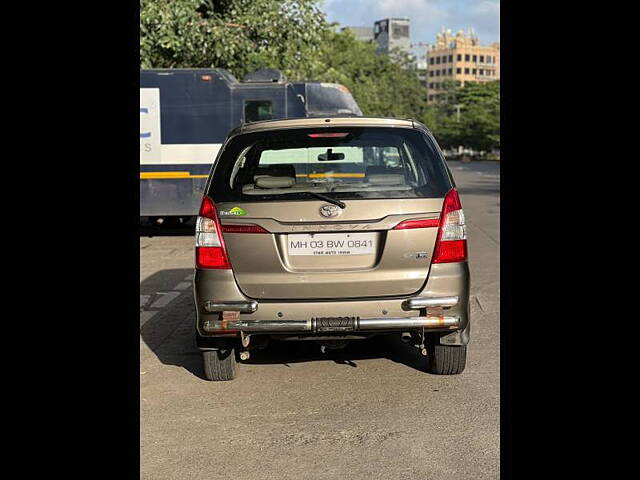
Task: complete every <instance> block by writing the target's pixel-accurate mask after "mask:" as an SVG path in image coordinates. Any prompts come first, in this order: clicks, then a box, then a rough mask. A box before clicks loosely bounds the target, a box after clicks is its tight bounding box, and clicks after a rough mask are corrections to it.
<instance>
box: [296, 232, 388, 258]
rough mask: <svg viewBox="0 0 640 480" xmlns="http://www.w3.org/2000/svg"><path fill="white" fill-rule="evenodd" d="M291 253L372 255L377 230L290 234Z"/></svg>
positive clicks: (375, 243) (374, 249) (374, 248)
mask: <svg viewBox="0 0 640 480" xmlns="http://www.w3.org/2000/svg"><path fill="white" fill-rule="evenodd" d="M287 246H288V252H289V255H308V256H336V255H371V254H374V253H375V251H376V246H377V235H376V233H375V232H364V233H362V232H358V233H303V234H289V235H288V238H287Z"/></svg>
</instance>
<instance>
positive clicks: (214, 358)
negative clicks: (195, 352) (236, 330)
mask: <svg viewBox="0 0 640 480" xmlns="http://www.w3.org/2000/svg"><path fill="white" fill-rule="evenodd" d="M202 360H203V363H204V375H205V377H206V378H207V380H213V381H215V382H217V381H226V380H233V379H234V378H236V351H235V348H226V349H219V350H206V351H204V352H202Z"/></svg>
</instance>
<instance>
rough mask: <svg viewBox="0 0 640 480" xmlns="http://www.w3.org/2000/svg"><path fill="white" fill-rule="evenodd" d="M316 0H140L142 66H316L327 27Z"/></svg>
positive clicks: (238, 70) (239, 72)
mask: <svg viewBox="0 0 640 480" xmlns="http://www.w3.org/2000/svg"><path fill="white" fill-rule="evenodd" d="M327 28H328V27H327V22H326V20H325V18H324V14H323V13H322V12H321V11H320V10H319V8H318V6H317V4H316V2H315V1H314V0H280V1H274V0H221V1H212V0H141V1H140V66H141V68H189V67H191V68H203V67H216V68H227V69H229V70H230V71H231V72H232V73H234V74H235V75H236V76H239V77H241V76H243V75H244V74H246V73H247V72H251V71H254V70H256V69H258V68H262V67H271V68H277V69H279V70H281V71H283V72H284V73H285V75H288V76H292V77H295V76H296V75H297V74H298V72H304V71H308V70H312V69H313V68H314V66H315V63H316V62H317V61H318V60H317V58H318V56H319V55H320V45H321V39H322V37H323V35H324V34H325V32H326V30H327Z"/></svg>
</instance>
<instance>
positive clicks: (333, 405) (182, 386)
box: [140, 162, 500, 480]
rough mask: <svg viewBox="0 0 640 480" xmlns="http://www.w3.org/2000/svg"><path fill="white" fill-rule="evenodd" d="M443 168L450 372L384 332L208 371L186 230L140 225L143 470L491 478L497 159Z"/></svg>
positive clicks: (153, 475) (283, 350)
mask: <svg viewBox="0 0 640 480" xmlns="http://www.w3.org/2000/svg"><path fill="white" fill-rule="evenodd" d="M450 167H451V169H452V172H453V174H454V177H455V179H456V183H457V184H458V190H459V192H460V194H461V200H462V205H463V208H464V211H465V215H466V218H467V223H468V236H469V249H470V254H469V255H470V263H471V279H472V283H471V295H472V298H471V300H472V302H471V305H472V306H471V313H472V317H471V318H472V337H471V344H470V345H469V351H468V358H467V367H466V370H465V371H464V373H463V374H461V375H458V376H451V377H446V376H435V375H430V374H428V373H424V372H422V371H420V370H419V362H421V360H422V359H421V357H420V355H419V353H418V351H417V350H416V349H413V348H411V347H407V346H405V345H403V344H401V343H400V342H399V341H396V340H394V339H389V338H382V339H375V340H371V341H363V342H354V343H352V344H351V345H350V346H348V347H347V348H346V349H345V350H341V351H333V352H331V351H329V352H328V353H327V354H326V355H322V354H321V353H320V350H319V347H318V346H317V345H316V344H315V343H312V342H309V343H307V342H299V343H298V342H296V343H288V344H284V346H279V347H278V346H273V347H271V348H270V349H268V350H266V351H262V352H252V355H251V358H250V359H249V360H248V361H247V362H243V364H242V365H241V366H240V369H239V375H238V377H237V378H236V379H235V380H234V381H231V382H208V381H206V380H204V379H203V378H204V377H203V372H202V366H201V358H200V353H199V352H198V350H197V349H196V346H195V342H194V339H193V323H194V312H193V298H192V291H191V283H190V280H191V278H192V274H193V236H192V234H191V233H190V232H189V231H188V230H185V229H180V228H174V229H173V230H169V229H165V230H153V229H151V230H150V229H147V230H146V231H145V232H141V235H140V257H141V259H140V324H141V334H140V414H141V418H140V443H141V450H140V461H141V478H142V479H154V480H155V479H181V480H184V479H207V480H212V479H222V478H224V479H229V478H239V479H296V480H298V479H323V480H326V479H343V478H349V479H352V480H358V479H367V480H373V479H385V480H391V479H420V480H426V479H429V480H431V479H474V480H479V479H497V478H499V474H500V470H499V447H500V439H499V428H500V425H499V420H500V419H499V416H500V409H499V408H500V383H499V377H500V364H499V360H500V357H499V347H500V342H499V337H500V329H499V303H500V277H499V263H500V252H499V247H500V225H499V218H500V198H499V195H500V167H499V164H496V163H480V162H478V163H471V164H461V163H459V162H451V164H450ZM149 234H153V237H149V236H148V235H149ZM276 345H277V344H276Z"/></svg>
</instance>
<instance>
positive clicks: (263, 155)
mask: <svg viewBox="0 0 640 480" xmlns="http://www.w3.org/2000/svg"><path fill="white" fill-rule="evenodd" d="M451 187H452V185H451V183H450V180H449V177H448V175H447V172H446V167H445V165H444V163H443V160H442V158H441V156H440V155H439V154H438V152H437V149H436V147H435V145H434V141H433V139H432V138H430V137H429V136H427V135H425V134H424V133H423V132H420V131H418V130H415V129H408V128H390V127H381V128H380V127H378V128H372V127H358V128H355V127H351V128H324V129H317V128H316V129H291V130H274V131H267V132H256V133H248V134H242V135H238V136H236V137H234V138H232V139H231V140H230V141H229V142H228V144H227V145H226V146H225V148H224V151H223V152H222V153H221V156H220V158H219V160H218V162H217V163H216V166H215V168H214V172H213V178H212V180H211V182H210V186H209V190H208V194H209V196H211V197H212V198H213V200H214V201H216V202H241V201H244V202H261V201H275V200H317V198H316V197H314V195H313V193H319V194H322V195H328V196H330V197H332V198H335V199H361V198H439V197H444V195H445V194H446V193H447V191H448V190H449V189H450V188H451Z"/></svg>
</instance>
